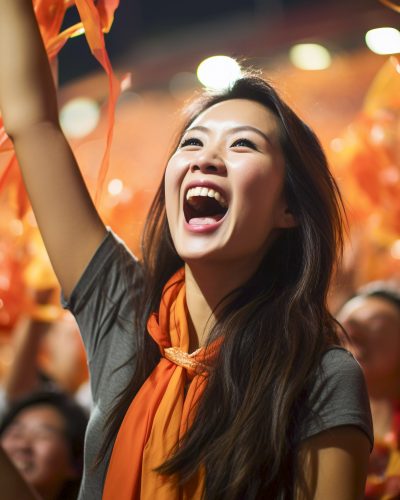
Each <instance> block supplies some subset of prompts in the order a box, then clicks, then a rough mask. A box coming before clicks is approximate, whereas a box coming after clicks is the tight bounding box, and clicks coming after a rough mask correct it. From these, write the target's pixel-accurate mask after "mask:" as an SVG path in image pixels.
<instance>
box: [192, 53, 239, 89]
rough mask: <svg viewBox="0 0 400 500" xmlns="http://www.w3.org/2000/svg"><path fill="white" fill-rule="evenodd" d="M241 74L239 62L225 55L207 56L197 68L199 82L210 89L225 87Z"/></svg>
mask: <svg viewBox="0 0 400 500" xmlns="http://www.w3.org/2000/svg"><path fill="white" fill-rule="evenodd" d="M241 76H242V70H241V68H240V65H239V63H238V62H237V61H235V59H232V58H231V57H227V56H212V57H208V58H207V59H204V61H203V62H201V63H200V64H199V67H198V68H197V78H198V79H199V81H200V83H202V85H204V86H205V87H207V88H209V89H212V90H223V89H226V88H228V87H229V86H230V85H232V84H233V83H234V82H235V81H236V80H237V79H239V78H240V77H241Z"/></svg>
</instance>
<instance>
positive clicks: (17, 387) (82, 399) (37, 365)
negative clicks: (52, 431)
mask: <svg viewBox="0 0 400 500" xmlns="http://www.w3.org/2000/svg"><path fill="white" fill-rule="evenodd" d="M55 293H56V294H57V295H58V292H57V291H55V290H52V289H48V290H41V291H37V292H35V300H34V302H35V304H36V305H35V306H34V307H33V308H32V310H31V311H30V314H26V315H23V316H22V317H21V318H20V320H19V321H18V323H17V325H16V327H15V329H14V332H13V346H14V361H13V363H12V365H11V366H10V369H9V371H8V373H7V374H6V376H5V379H4V387H3V388H1V389H0V417H1V415H3V414H4V413H5V412H6V411H7V408H8V406H9V405H12V404H13V403H15V402H17V401H18V400H19V399H21V398H24V397H26V396H28V395H29V394H31V393H33V392H36V391H46V390H55V389H59V390H62V391H66V392H67V393H68V394H71V395H74V397H75V398H76V400H77V401H78V403H80V404H81V405H82V406H83V407H84V408H85V409H86V410H87V411H88V412H89V411H90V408H91V394H90V390H89V388H88V384H87V367H86V362H85V352H84V348H83V344H82V340H81V337H80V334H79V331H78V327H77V325H76V322H75V320H74V319H73V317H72V315H71V314H69V313H68V314H65V313H63V312H61V311H60V308H59V306H55V305H53V303H52V302H53V299H52V297H53V296H54V295H55Z"/></svg>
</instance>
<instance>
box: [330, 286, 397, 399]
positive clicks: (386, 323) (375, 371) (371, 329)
mask: <svg viewBox="0 0 400 500" xmlns="http://www.w3.org/2000/svg"><path fill="white" fill-rule="evenodd" d="M338 319H339V321H340V322H341V323H342V325H343V326H344V328H345V330H346V332H347V334H348V335H349V345H348V347H349V349H350V350H351V351H352V352H353V353H354V356H355V357H356V358H357V359H358V361H359V362H360V364H361V365H362V367H363V370H364V374H365V378H366V381H367V385H368V390H369V393H370V395H371V397H373V398H377V399H382V398H388V399H395V400H398V399H399V398H400V388H399V380H400V289H399V287H398V286H396V285H395V284H394V283H388V282H384V281H376V282H372V283H369V284H368V285H366V286H364V287H362V288H360V289H359V290H358V291H357V293H356V294H355V296H354V297H352V298H351V299H350V300H348V301H347V302H346V303H345V304H344V306H343V307H342V308H341V310H340V311H339V314H338Z"/></svg>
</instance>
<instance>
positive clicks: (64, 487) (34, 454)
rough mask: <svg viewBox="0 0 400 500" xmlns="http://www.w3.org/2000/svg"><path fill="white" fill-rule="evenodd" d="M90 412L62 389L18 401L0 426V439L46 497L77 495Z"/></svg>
mask: <svg viewBox="0 0 400 500" xmlns="http://www.w3.org/2000/svg"><path fill="white" fill-rule="evenodd" d="M86 424H87V417H86V415H85V412H84V411H83V410H82V408H81V407H80V406H78V405H77V404H76V403H75V402H74V401H73V399H71V398H70V397H69V396H66V395H64V394H62V393H56V392H40V393H36V394H33V395H31V396H29V397H27V398H24V399H23V400H21V401H20V402H18V403H16V404H15V405H14V406H12V408H10V410H9V411H8V413H7V414H6V415H5V417H4V419H3V420H2V422H1V425H0V444H1V446H2V447H3V448H4V450H5V451H6V453H7V454H8V456H9V457H10V459H11V461H12V462H13V463H14V465H15V466H16V467H17V469H18V470H19V471H20V473H21V474H22V476H23V478H24V479H25V480H26V481H27V483H29V484H30V485H31V486H32V487H33V489H34V490H35V491H36V492H37V493H38V494H39V495H40V497H41V498H43V499H44V500H69V499H73V498H77V493H78V490H79V484H80V480H81V476H82V465H83V441H84V435H85V429H86Z"/></svg>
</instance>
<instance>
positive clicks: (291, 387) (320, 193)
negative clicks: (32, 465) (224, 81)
mask: <svg viewBox="0 0 400 500" xmlns="http://www.w3.org/2000/svg"><path fill="white" fill-rule="evenodd" d="M228 99H249V100H251V101H256V102H258V103H261V104H262V105H264V106H265V107H266V108H267V109H268V110H270V111H271V112H272V113H273V114H274V115H275V117H276V118H277V122H278V127H279V132H280V146H281V150H282V152H283V155H284V158H285V181H284V194H285V196H286V201H287V203H288V206H289V208H290V210H291V212H292V213H293V214H294V216H295V219H296V222H297V225H296V227H294V228H290V229H285V230H281V232H280V234H279V236H278V237H277V238H276V239H275V240H274V242H273V243H272V244H271V245H270V247H269V248H268V250H267V252H266V255H265V256H264V258H263V260H262V262H261V264H260V266H259V268H258V269H257V271H256V273H255V274H254V275H253V276H252V277H251V278H250V279H249V280H248V282H247V283H244V284H243V285H242V286H241V287H240V288H239V289H238V290H235V292H234V293H232V294H230V296H229V298H228V299H227V300H225V301H224V302H223V304H222V306H221V310H220V311H219V314H218V322H217V323H216V325H215V327H214V328H213V330H212V332H211V335H210V339H214V338H216V337H218V336H223V338H224V342H223V345H222V348H221V350H220V354H219V359H218V363H216V365H215V367H214V368H213V370H212V371H211V373H210V375H209V381H208V384H207V388H206V390H205V392H204V395H203V397H202V399H201V401H200V403H199V406H198V408H197V412H196V417H195V420H194V422H193V425H192V426H191V428H190V429H189V431H188V432H187V433H186V435H185V436H184V438H183V440H182V441H181V442H180V443H179V444H178V445H177V448H176V450H175V453H174V454H173V456H172V457H170V458H169V459H168V460H167V461H166V463H164V464H160V468H159V472H160V473H162V474H167V475H171V474H178V476H179V478H180V480H181V482H182V483H184V482H185V481H187V480H188V479H189V478H190V477H192V475H193V474H195V473H196V471H197V470H198V468H199V466H200V465H202V466H204V467H205V471H206V491H205V497H206V498H207V499H222V498H227V499H230V500H233V499H243V498H246V499H252V498H271V499H272V498H274V499H275V498H282V499H286V498H293V496H294V491H295V487H296V486H295V485H296V483H298V478H299V474H298V471H297V465H296V464H297V450H298V445H299V432H298V430H299V426H300V423H301V419H302V417H303V416H304V415H305V411H306V401H307V394H308V391H309V390H310V387H311V386H312V383H313V380H314V377H315V375H316V371H317V369H318V366H319V364H320V361H321V357H322V355H323V353H324V352H325V350H326V349H327V347H328V346H329V345H330V344H333V343H338V339H337V336H336V333H335V322H334V319H333V318H332V316H331V315H330V314H329V312H328V310H327V307H326V298H327V291H328V286H329V281H330V276H331V273H332V268H333V266H334V263H335V260H336V255H337V250H338V248H340V249H341V246H342V229H341V228H342V225H341V213H342V202H341V198H340V194H339V191H338V188H337V186H336V183H335V181H334V179H333V178H332V175H331V173H330V172H329V169H328V166H327V161H326V158H325V155H324V153H323V151H322V148H321V146H320V143H319V141H318V139H317V138H316V136H315V134H314V133H313V132H312V131H311V130H310V128H309V127H308V126H307V125H305V124H304V123H303V121H302V120H301V119H300V118H299V117H298V116H297V115H296V114H295V113H294V112H293V111H292V110H291V109H290V108H289V107H288V106H287V105H286V104H285V103H284V102H283V101H282V100H281V98H280V97H279V96H278V94H277V93H276V91H275V90H274V89H273V88H272V86H271V85H269V84H268V83H267V82H265V81H264V80H262V79H261V78H258V77H255V76H249V77H244V78H241V79H239V80H237V81H236V82H235V83H234V84H233V86H232V87H231V88H229V89H228V90H226V91H224V92H220V93H205V94H203V95H202V96H201V97H200V98H199V99H197V101H196V102H195V104H194V105H192V106H191V107H190V108H189V110H190V116H189V117H188V119H187V121H186V123H185V126H184V129H186V128H187V127H188V126H189V125H190V124H191V123H192V122H193V120H194V119H195V118H196V117H197V116H199V114H201V113H202V112H203V111H204V110H206V109H208V108H209V107H211V106H213V105H214V104H217V103H219V102H222V101H226V100H228ZM142 255H143V269H144V285H143V286H144V291H143V294H142V295H141V297H142V300H141V302H140V303H139V304H138V311H139V314H138V320H137V325H136V327H137V331H138V334H139V337H140V340H139V349H140V355H138V356H137V360H138V361H137V365H136V371H135V374H134V377H133V379H132V380H131V382H130V384H129V386H128V387H127V390H126V391H125V392H124V394H123V395H122V397H121V399H120V401H119V403H118V404H117V405H116V407H115V409H114V412H113V414H112V416H111V418H110V420H109V423H110V425H109V428H108V435H107V440H106V442H105V443H104V445H103V449H104V450H105V449H106V447H107V446H109V445H110V443H111V442H112V439H113V437H114V436H115V435H116V433H117V431H118V428H119V426H120V424H121V421H122V418H123V416H124V414H125V412H126V409H127V408H128V406H129V404H130V402H131V400H132V397H133V396H134V394H135V393H136V392H137V391H138V390H139V388H140V386H141V385H142V384H143V382H144V380H145V379H146V377H147V376H148V375H149V373H150V371H151V370H152V369H153V368H154V366H155V365H156V363H157V362H158V360H159V357H160V354H159V351H158V348H157V346H156V345H155V344H154V342H153V341H152V340H151V339H150V336H149V335H148V334H147V331H146V321H147V318H148V317H149V315H150V313H151V312H153V311H155V310H158V307H159V302H160V298H161V293H162V289H163V287H164V285H165V283H166V281H167V280H168V279H169V278H170V277H171V276H172V274H173V273H174V272H175V271H176V270H177V269H178V268H180V267H181V266H182V265H183V264H184V263H183V261H182V259H181V258H180V257H179V256H178V255H177V253H176V250H175V248H174V245H173V243H172V240H171V235H170V232H169V228H168V223H167V218H166V213H165V196H164V179H163V181H162V182H161V185H160V187H159V189H158V192H157V194H156V197H155V200H154V202H153V204H152V206H151V209H150V212H149V215H148V218H147V222H146V226H145V230H144V235H143V240H142Z"/></svg>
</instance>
